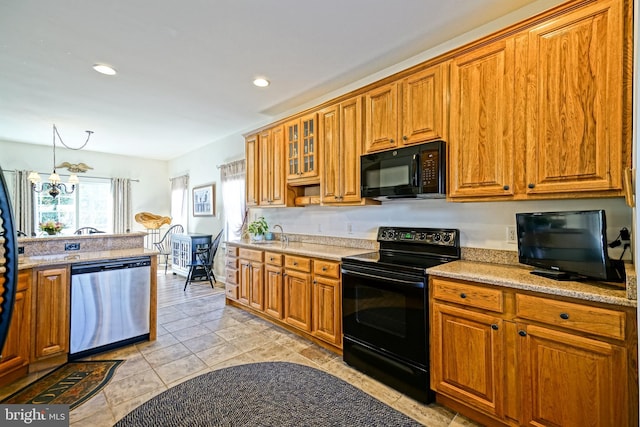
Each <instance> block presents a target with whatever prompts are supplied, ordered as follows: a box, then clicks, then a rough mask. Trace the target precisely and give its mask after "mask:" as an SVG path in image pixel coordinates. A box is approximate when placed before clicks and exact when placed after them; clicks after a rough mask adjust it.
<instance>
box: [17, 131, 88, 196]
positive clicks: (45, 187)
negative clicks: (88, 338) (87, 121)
mask: <svg viewBox="0 0 640 427" xmlns="http://www.w3.org/2000/svg"><path fill="white" fill-rule="evenodd" d="M86 132H87V140H86V141H85V142H84V144H82V146H80V147H78V148H73V147H69V146H68V145H67V144H65V143H64V141H63V140H62V138H61V137H60V134H59V133H58V129H57V128H56V125H55V124H54V125H53V172H52V173H51V175H49V179H48V181H49V182H43V183H41V184H40V182H41V181H42V179H41V178H40V174H39V173H38V172H35V171H33V172H31V173H30V174H29V176H28V178H27V179H28V180H29V181H31V188H32V189H33V191H35V192H36V193H41V192H42V191H47V192H48V193H49V195H50V196H51V197H53V198H56V197H57V196H58V194H61V193H62V194H71V193H73V191H74V190H75V189H76V185H78V183H79V182H80V180H78V175H76V174H75V173H72V174H71V175H70V176H69V181H68V182H67V183H66V184H64V183H62V182H61V181H62V180H61V179H60V175H58V173H57V172H56V135H57V136H58V139H59V140H60V142H61V143H62V145H64V146H65V147H66V148H68V149H70V150H82V149H83V148H84V147H85V146H86V145H87V143H88V142H89V138H91V134H92V133H93V131H90V130H88V131H86Z"/></svg>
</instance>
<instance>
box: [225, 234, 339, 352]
mask: <svg viewBox="0 0 640 427" xmlns="http://www.w3.org/2000/svg"><path fill="white" fill-rule="evenodd" d="M257 260H260V262H258V261H257ZM225 265H226V267H227V272H226V273H227V274H226V277H227V283H225V286H226V298H227V303H228V304H232V305H235V306H237V307H240V308H244V309H247V310H249V311H251V312H253V313H255V314H258V315H260V316H262V317H263V318H265V319H267V320H270V321H272V322H273V323H275V324H279V325H281V326H283V327H285V328H287V329H289V330H290V331H293V332H295V333H297V334H299V335H302V336H304V337H306V338H308V339H310V340H312V341H314V342H316V343H318V344H320V345H322V346H324V347H326V348H328V349H330V350H332V351H335V352H338V353H339V352H340V350H341V349H342V281H341V277H340V262H339V261H331V260H324V259H315V258H310V257H303V256H296V255H290V254H287V253H286V252H284V253H282V252H275V251H260V250H255V249H246V248H243V247H237V246H233V245H228V247H227V260H226V263H225ZM236 267H237V270H236ZM236 271H237V273H236Z"/></svg>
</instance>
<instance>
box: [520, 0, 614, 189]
mask: <svg viewBox="0 0 640 427" xmlns="http://www.w3.org/2000/svg"><path fill="white" fill-rule="evenodd" d="M622 4H623V2H621V1H618V0H615V1H609V2H602V1H599V2H594V3H593V5H591V6H588V7H584V8H582V9H579V10H577V11H575V12H573V13H571V14H567V15H564V16H561V17H559V18H557V19H555V20H553V21H550V22H547V23H545V25H542V26H540V27H539V28H538V29H534V30H532V31H530V33H529V36H530V38H529V58H528V64H529V67H530V71H529V76H530V77H529V78H530V81H529V84H528V89H529V90H528V99H527V117H528V119H529V122H528V127H527V156H526V171H527V176H526V184H527V189H526V191H527V192H528V193H529V194H543V193H558V192H561V193H575V192H586V191H607V190H608V191H612V190H613V191H621V190H622V165H623V163H624V162H623V158H622V156H623V147H624V142H623V141H624V135H623V131H622V127H623V117H622V114H623V100H624V96H623V61H624V59H623V53H624V40H623V35H624V23H623V11H622ZM620 194H622V193H620Z"/></svg>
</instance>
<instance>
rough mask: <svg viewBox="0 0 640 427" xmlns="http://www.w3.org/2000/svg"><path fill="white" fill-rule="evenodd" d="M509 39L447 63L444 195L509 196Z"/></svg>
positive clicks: (511, 50) (511, 96)
mask: <svg viewBox="0 0 640 427" xmlns="http://www.w3.org/2000/svg"><path fill="white" fill-rule="evenodd" d="M514 61H515V39H514V38H509V39H504V40H499V41H497V42H494V43H491V44H489V45H486V46H484V47H483V48H480V49H476V50H474V51H472V52H470V53H468V54H465V55H461V56H458V57H456V58H454V59H453V61H452V64H451V107H450V108H451V109H450V120H451V127H450V142H449V147H450V166H449V190H450V193H449V196H450V197H451V198H455V197H465V196H512V195H513V191H514V190H513V187H514V185H513V184H514V183H513V181H514V177H513V160H514V159H513V149H514V140H513V129H512V124H513V118H514V115H513V108H514V105H513V104H514V101H513V100H514V74H515V72H514V65H515V64H514Z"/></svg>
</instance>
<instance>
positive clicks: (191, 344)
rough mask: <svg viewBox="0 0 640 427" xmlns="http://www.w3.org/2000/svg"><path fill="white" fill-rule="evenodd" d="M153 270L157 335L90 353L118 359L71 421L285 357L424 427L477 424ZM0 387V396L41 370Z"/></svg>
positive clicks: (101, 416)
mask: <svg viewBox="0 0 640 427" xmlns="http://www.w3.org/2000/svg"><path fill="white" fill-rule="evenodd" d="M183 280H184V279H182V278H181V277H180V276H174V275H172V274H171V273H170V272H169V273H168V274H167V275H166V276H165V275H164V271H163V270H162V269H161V272H160V274H159V275H158V339H157V340H156V341H154V342H144V343H138V344H135V345H131V346H127V347H124V348H120V349H117V350H114V351H111V352H107V353H102V354H99V355H95V356H93V358H94V359H124V360H125V362H124V363H123V364H122V365H120V367H119V368H118V369H117V371H116V374H115V375H114V377H113V378H112V380H111V382H110V383H109V384H108V385H107V386H106V387H105V388H104V389H103V390H102V391H101V392H100V393H98V394H97V395H96V396H94V397H93V398H92V399H91V400H89V401H88V402H86V403H84V404H82V405H80V406H79V407H78V408H76V409H75V410H74V411H72V412H71V414H70V418H71V426H77V427H84V426H91V427H101V426H112V425H113V424H114V423H115V422H116V421H117V420H119V419H120V418H122V417H123V416H124V415H126V414H127V413H128V412H129V411H131V410H132V409H133V408H135V407H136V406H138V405H140V404H141V403H143V402H145V401H146V400H148V399H150V398H152V397H153V396H155V395H157V394H159V393H161V392H163V391H165V390H167V389H168V388H170V387H172V386H174V385H176V384H179V383H181V382H183V381H185V380H187V379H189V378H192V377H195V376H197V375H200V374H203V373H206V372H209V371H212V370H215V369H220V368H224V367H227V366H231V365H237V364H243V363H254V362H260V361H288V362H294V363H300V364H304V365H308V366H313V367H314V368H318V369H322V370H324V371H326V372H329V373H331V374H333V375H335V376H337V377H339V378H342V379H344V380H345V381H347V382H349V383H351V384H353V385H354V386H356V387H358V388H360V389H362V390H364V391H365V392H367V393H369V394H371V395H373V396H374V397H376V398H377V399H379V400H381V401H383V402H385V403H387V404H388V405H390V406H392V407H394V408H396V409H397V410H399V411H401V412H403V413H405V414H407V415H408V416H410V417H412V418H414V419H416V420H417V421H419V422H421V423H422V424H424V425H426V426H429V427H445V426H450V427H454V426H455V427H462V426H467V427H468V426H477V425H478V424H475V423H473V422H472V421H470V420H468V419H467V418H465V417H463V416H461V415H457V414H455V413H454V412H452V411H450V410H448V409H446V408H444V407H442V406H440V405H437V404H432V405H423V404H421V403H419V402H416V401H415V400H413V399H411V398H409V397H406V396H404V395H402V394H401V393H399V392H397V391H395V390H394V389H392V388H389V387H387V386H385V385H383V384H381V383H379V382H378V381H376V380H374V379H372V378H369V377H368V376H366V375H364V374H362V373H360V372H358V371H356V370H354V369H352V368H350V367H349V366H347V365H346V364H344V363H343V362H342V359H341V357H339V356H337V355H335V354H333V353H331V352H329V351H327V350H324V349H323V348H321V347H319V346H317V345H315V344H313V343H311V342H308V341H306V340H304V339H302V338H300V337H298V336H296V335H294V334H291V333H289V332H288V331H285V330H283V329H280V328H278V327H277V326H274V325H272V324H270V323H269V322H266V321H264V320H262V319H260V318H258V317H256V316H253V315H251V314H249V313H247V312H245V311H243V310H240V309H237V308H234V307H228V306H225V300H224V288H221V287H219V285H218V286H216V288H215V289H211V287H210V286H209V284H208V283H206V282H201V283H195V284H191V285H189V288H188V289H187V291H186V292H183V291H182V288H183ZM43 374H44V373H40V375H31V376H30V377H29V378H26V379H24V380H20V381H18V382H16V383H14V384H11V385H9V386H7V387H4V388H0V398H2V397H5V396H8V395H9V394H11V393H13V392H14V391H15V390H18V389H20V388H21V387H23V386H24V385H26V384H28V383H29V382H31V381H33V380H34V379H36V378H37V377H39V376H41V375H43Z"/></svg>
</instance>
